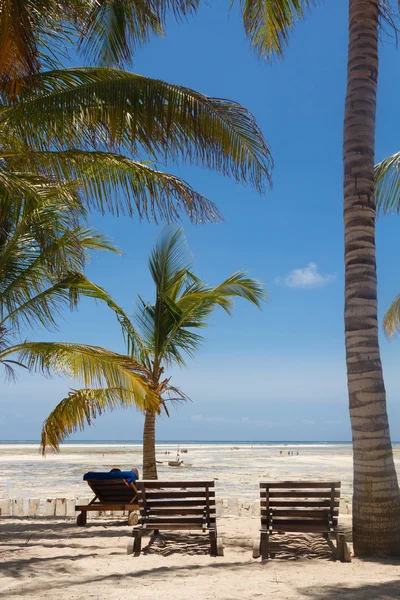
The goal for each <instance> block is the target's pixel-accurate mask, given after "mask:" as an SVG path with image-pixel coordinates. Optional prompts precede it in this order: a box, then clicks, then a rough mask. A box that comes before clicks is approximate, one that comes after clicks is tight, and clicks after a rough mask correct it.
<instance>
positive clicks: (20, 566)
mask: <svg viewBox="0 0 400 600" xmlns="http://www.w3.org/2000/svg"><path fill="white" fill-rule="evenodd" d="M88 556H95V555H94V554H93V552H89V553H86V554H75V555H72V556H65V554H62V555H60V556H40V557H39V556H30V557H29V558H15V559H12V560H2V561H1V573H2V575H3V576H8V577H14V578H18V577H22V576H24V577H25V576H26V574H27V571H28V570H32V571H35V570H36V566H38V567H39V569H40V567H41V566H42V565H46V563H48V564H50V565H49V566H50V568H51V570H52V571H54V572H58V573H68V572H69V569H68V568H67V567H66V566H65V564H63V565H59V566H58V565H57V564H53V563H57V561H62V562H63V563H65V562H66V561H76V560H80V559H82V558H87V557H88ZM45 568H47V566H46V567H45Z"/></svg>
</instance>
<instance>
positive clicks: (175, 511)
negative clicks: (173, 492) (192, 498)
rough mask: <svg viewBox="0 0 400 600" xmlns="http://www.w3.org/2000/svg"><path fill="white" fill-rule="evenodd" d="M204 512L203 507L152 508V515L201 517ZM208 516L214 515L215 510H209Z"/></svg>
mask: <svg viewBox="0 0 400 600" xmlns="http://www.w3.org/2000/svg"><path fill="white" fill-rule="evenodd" d="M203 512H204V506H198V507H194V508H193V507H190V506H189V507H187V506H182V507H181V508H172V507H168V508H152V509H151V514H152V515H201V514H203ZM210 514H215V508H211V509H210Z"/></svg>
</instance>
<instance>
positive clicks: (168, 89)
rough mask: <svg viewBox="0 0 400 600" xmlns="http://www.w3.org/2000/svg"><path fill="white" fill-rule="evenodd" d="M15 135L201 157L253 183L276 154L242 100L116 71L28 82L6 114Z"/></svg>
mask: <svg viewBox="0 0 400 600" xmlns="http://www.w3.org/2000/svg"><path fill="white" fill-rule="evenodd" d="M1 122H2V126H3V128H6V129H5V131H6V132H7V131H9V132H10V135H11V136H12V139H15V137H19V138H20V139H21V140H26V141H27V143H28V144H30V145H31V146H32V147H33V148H35V149H36V150H48V149H49V147H51V145H54V146H55V147H56V148H57V149H58V150H62V149H67V148H66V146H68V147H71V146H72V147H75V148H81V149H89V148H95V149H98V150H108V149H109V147H110V146H112V145H113V144H114V145H115V146H116V147H125V148H126V149H127V150H128V151H129V152H133V154H137V153H138V152H139V150H140V151H142V152H144V153H145V154H147V155H148V156H151V157H157V156H162V157H163V158H164V159H172V160H177V159H178V158H180V159H183V160H188V161H189V162H196V163H198V164H200V165H203V166H205V167H208V168H211V169H216V170H218V171H220V172H221V173H223V174H225V175H228V176H231V177H234V178H235V179H236V180H238V181H242V182H249V183H250V184H252V185H253V186H254V187H255V188H256V189H257V190H258V191H259V192H262V191H263V190H264V187H265V183H266V182H267V183H268V184H269V182H270V169H271V166H272V159H271V155H270V151H269V149H268V147H267V145H266V143H265V141H264V139H263V136H262V134H261V131H260V129H259V127H258V126H257V124H256V122H255V119H254V117H253V116H252V115H251V114H250V113H249V112H248V111H247V110H246V109H245V108H244V107H243V106H241V105H240V104H238V103H236V102H232V101H230V100H223V99H218V98H210V97H208V96H204V95H202V94H199V93H198V92H195V91H194V90H191V89H189V88H184V87H180V86H177V85H172V84H168V83H165V82H163V81H159V80H155V79H149V78H147V77H143V76H141V75H137V74H135V73H127V72H124V71H118V70H115V69H105V68H104V69H99V68H81V69H65V70H62V71H61V70H58V71H51V72H47V73H42V74H40V75H37V76H36V77H34V78H33V79H32V78H30V80H29V88H27V89H26V93H25V94H24V96H23V97H22V98H21V101H20V102H18V103H15V104H12V105H11V106H9V107H8V108H7V107H6V108H4V109H3V111H2V113H1V114H0V124H1Z"/></svg>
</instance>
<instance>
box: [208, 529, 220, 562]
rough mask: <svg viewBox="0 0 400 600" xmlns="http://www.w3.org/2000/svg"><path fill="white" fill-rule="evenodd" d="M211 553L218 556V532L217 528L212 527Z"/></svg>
mask: <svg viewBox="0 0 400 600" xmlns="http://www.w3.org/2000/svg"><path fill="white" fill-rule="evenodd" d="M209 536H210V554H211V556H218V548H217V532H216V531H215V529H210V531H209Z"/></svg>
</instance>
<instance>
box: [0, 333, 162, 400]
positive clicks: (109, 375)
mask: <svg viewBox="0 0 400 600" xmlns="http://www.w3.org/2000/svg"><path fill="white" fill-rule="evenodd" d="M14 354H18V361H19V362H21V363H23V364H24V365H25V366H26V367H27V368H28V369H29V370H31V371H37V372H39V373H42V374H44V375H47V376H50V375H51V374H52V373H58V374H60V375H65V376H67V377H73V378H74V379H75V380H80V381H82V382H83V385H84V386H85V387H90V386H96V387H108V388H123V389H125V390H127V391H128V392H129V393H131V394H133V395H134V397H135V399H136V405H137V406H138V407H139V408H141V409H142V410H146V409H150V410H155V409H157V408H158V398H157V397H156V395H155V394H154V393H153V392H151V390H150V389H149V387H148V385H147V382H146V379H145V376H146V375H147V371H146V369H145V367H144V366H143V365H140V364H139V363H137V362H136V361H135V360H133V359H130V358H129V357H128V356H124V355H121V354H117V353H116V352H112V351H111V350H105V349H104V348H101V347H99V346H88V345H84V344H69V343H64V342H24V343H22V344H16V345H14V346H11V347H9V348H6V349H5V350H2V351H1V352H0V361H2V360H4V359H7V358H8V357H9V356H10V355H14Z"/></svg>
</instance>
